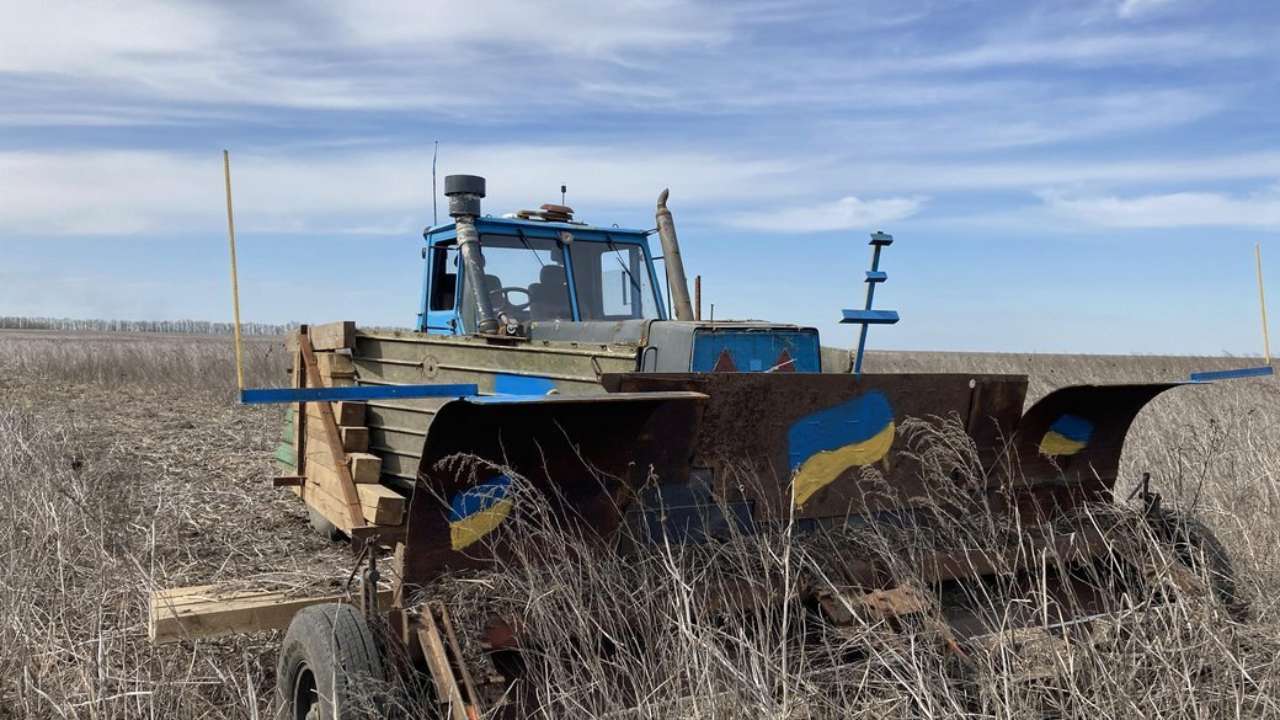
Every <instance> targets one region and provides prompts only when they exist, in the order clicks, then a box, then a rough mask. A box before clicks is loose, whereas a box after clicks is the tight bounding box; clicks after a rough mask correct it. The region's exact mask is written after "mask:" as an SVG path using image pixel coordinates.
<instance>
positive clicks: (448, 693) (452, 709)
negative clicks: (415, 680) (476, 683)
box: [418, 609, 467, 720]
mask: <svg viewBox="0 0 1280 720" xmlns="http://www.w3.org/2000/svg"><path fill="white" fill-rule="evenodd" d="M421 623H422V624H421V626H420V627H419V628H418V642H419V643H421V644H422V653H423V655H425V656H426V659H427V667H428V668H429V669H430V670H431V679H432V680H434V681H435V685H436V698H438V701H439V702H440V704H441V705H446V706H448V708H449V712H448V716H449V718H450V720H467V710H466V705H465V703H463V701H462V693H461V692H460V691H459V689H458V680H457V678H455V677H454V674H453V666H452V665H451V664H450V663H449V654H448V652H447V651H446V650H445V647H444V642H442V641H441V639H440V631H439V630H438V629H436V621H435V619H434V618H432V617H431V611H430V609H428V610H427V612H424V613H422V618H421Z"/></svg>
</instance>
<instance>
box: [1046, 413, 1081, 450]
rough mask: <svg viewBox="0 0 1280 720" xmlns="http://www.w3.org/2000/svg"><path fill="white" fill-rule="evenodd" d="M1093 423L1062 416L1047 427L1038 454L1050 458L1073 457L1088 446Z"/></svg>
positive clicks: (1072, 416) (1073, 416) (1076, 417)
mask: <svg viewBox="0 0 1280 720" xmlns="http://www.w3.org/2000/svg"><path fill="white" fill-rule="evenodd" d="M1091 437H1093V423H1091V422H1089V421H1088V420H1085V419H1084V418H1082V417H1078V416H1076V415H1063V416H1062V417H1060V418H1058V419H1057V420H1055V421H1053V424H1052V425H1050V426H1049V432H1047V433H1045V434H1044V437H1043V438H1041V440H1040V452H1041V453H1042V454H1044V455H1049V456H1052V457H1062V456H1066V455H1075V454H1076V453H1078V452H1080V451H1081V450H1084V449H1085V448H1086V447H1088V446H1089V438H1091Z"/></svg>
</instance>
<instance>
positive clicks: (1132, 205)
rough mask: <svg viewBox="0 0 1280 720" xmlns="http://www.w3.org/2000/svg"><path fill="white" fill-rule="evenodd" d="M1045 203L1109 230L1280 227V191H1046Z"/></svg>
mask: <svg viewBox="0 0 1280 720" xmlns="http://www.w3.org/2000/svg"><path fill="white" fill-rule="evenodd" d="M1041 198H1042V199H1043V200H1044V202H1045V204H1046V205H1047V206H1048V208H1049V209H1050V210H1052V211H1053V212H1055V213H1058V214H1060V215H1064V216H1067V217H1070V218H1072V219H1075V220H1080V221H1083V222H1086V223H1090V224H1095V225H1102V226H1105V227H1120V228H1174V227H1194V226H1218V227H1268V228H1276V227H1280V186H1273V187H1270V188H1268V189H1266V190H1263V191H1261V192H1257V193H1253V194H1250V195H1244V196H1232V195H1225V194H1222V193H1213V192H1176V193H1167V194H1155V195H1137V196H1132V197H1119V196H1114V195H1104V196H1070V195H1063V194H1059V193H1055V192H1046V193H1042V194H1041Z"/></svg>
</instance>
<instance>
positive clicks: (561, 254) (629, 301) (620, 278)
mask: <svg viewBox="0 0 1280 720" xmlns="http://www.w3.org/2000/svg"><path fill="white" fill-rule="evenodd" d="M536 217H537V216H534V217H513V218H494V217H479V218H476V219H475V222H474V225H475V229H476V232H477V233H478V235H479V242H480V248H481V252H480V253H478V258H479V266H480V269H481V271H482V272H481V273H480V275H482V277H483V281H482V282H483V293H484V297H485V299H486V300H487V301H488V302H489V305H490V307H491V308H492V310H493V312H494V314H495V315H496V316H497V317H499V318H502V319H503V323H502V328H503V330H504V331H505V330H510V332H511V334H514V335H526V334H527V333H528V329H529V328H530V327H531V326H532V324H533V323H540V322H545V321H557V320H558V321H566V322H591V321H606V322H618V321H626V320H662V319H665V318H666V316H667V315H666V308H665V306H664V304H663V302H662V295H661V292H660V287H659V284H658V275H657V273H656V272H654V267H653V257H652V256H651V255H650V253H649V245H648V237H647V234H646V233H645V232H644V231H643V230H628V229H623V228H600V227H592V226H589V225H585V224H580V223H575V222H572V221H571V217H572V216H568V217H567V218H566V219H565V220H564V221H547V220H542V219H536ZM424 237H425V238H426V241H427V246H426V248H425V250H424V255H425V257H426V260H427V262H426V267H425V275H424V278H423V297H422V307H421V309H420V311H419V313H418V330H419V331H422V332H427V333H433V334H446V335H462V334H472V333H476V332H477V331H478V328H479V320H478V318H477V316H476V303H474V302H468V300H469V299H470V298H472V294H471V293H472V289H471V288H468V287H467V273H466V272H464V270H463V262H462V257H461V255H462V253H461V252H460V250H459V243H458V231H457V225H456V223H449V224H447V225H440V226H437V227H432V228H428V229H427V231H426V232H425V233H424Z"/></svg>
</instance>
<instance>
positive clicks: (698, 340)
mask: <svg viewBox="0 0 1280 720" xmlns="http://www.w3.org/2000/svg"><path fill="white" fill-rule="evenodd" d="M689 369H690V370H692V371H693V372H770V371H771V372H779V371H782V372H810V373H816V372H820V371H821V370H822V359H821V355H820V351H819V345H818V335H817V333H816V332H813V331H809V332H805V331H783V330H778V329H773V328H771V329H768V330H732V329H720V328H711V327H708V328H699V329H698V330H697V332H695V333H694V337H693V358H692V360H691V364H690V368H689Z"/></svg>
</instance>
